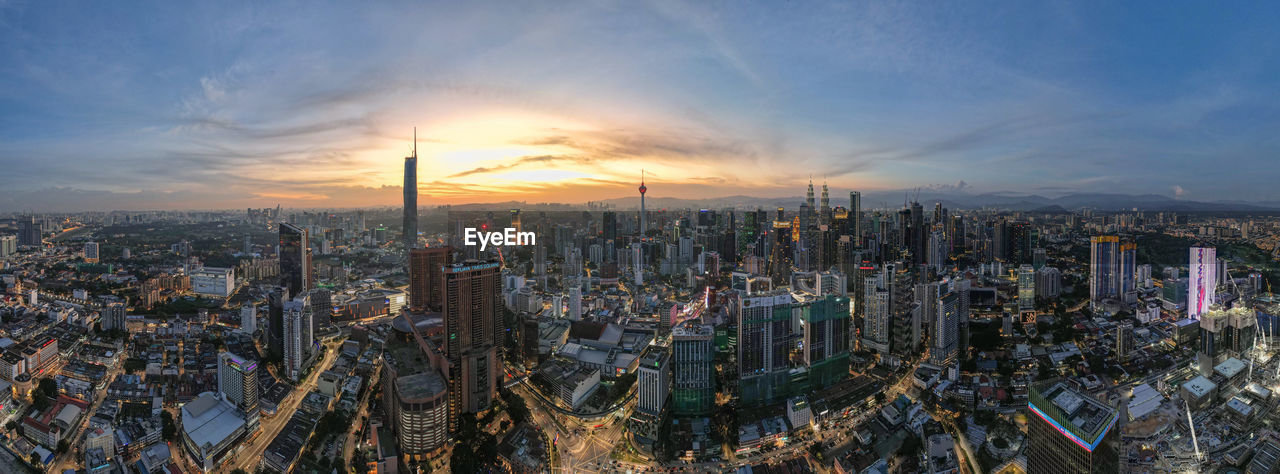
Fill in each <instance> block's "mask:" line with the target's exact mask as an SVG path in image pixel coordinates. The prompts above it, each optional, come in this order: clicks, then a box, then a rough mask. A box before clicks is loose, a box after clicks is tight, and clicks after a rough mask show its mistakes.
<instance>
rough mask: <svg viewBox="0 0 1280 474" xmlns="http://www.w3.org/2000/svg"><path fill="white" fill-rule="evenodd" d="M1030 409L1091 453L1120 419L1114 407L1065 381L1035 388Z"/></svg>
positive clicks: (1029, 405)
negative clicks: (1075, 388) (1074, 388)
mask: <svg viewBox="0 0 1280 474" xmlns="http://www.w3.org/2000/svg"><path fill="white" fill-rule="evenodd" d="M1027 406H1028V408H1029V409H1030V410H1031V411H1032V413H1034V414H1036V415H1037V416H1039V417H1040V418H1041V419H1043V420H1045V421H1046V422H1048V423H1050V424H1053V425H1055V426H1058V427H1061V428H1064V429H1065V430H1063V432H1064V434H1066V435H1067V436H1069V437H1071V438H1073V440H1074V441H1076V442H1077V443H1078V444H1080V446H1082V447H1084V448H1085V449H1088V450H1092V449H1093V448H1094V447H1096V446H1097V444H1098V443H1099V442H1101V441H1102V438H1103V437H1104V436H1105V435H1106V433H1107V431H1109V430H1110V429H1111V428H1112V427H1113V426H1115V422H1116V419H1117V418H1119V412H1118V411H1116V409H1115V408H1112V407H1110V406H1107V405H1105V404H1103V403H1102V402H1100V401H1098V400H1095V399H1093V398H1092V397H1089V396H1087V395H1084V394H1081V393H1078V392H1076V391H1075V390H1073V389H1071V388H1070V387H1068V386H1067V384H1065V383H1062V382H1053V383H1051V384H1047V385H1042V386H1041V387H1033V388H1032V393H1031V397H1030V401H1029V403H1028V404H1027Z"/></svg>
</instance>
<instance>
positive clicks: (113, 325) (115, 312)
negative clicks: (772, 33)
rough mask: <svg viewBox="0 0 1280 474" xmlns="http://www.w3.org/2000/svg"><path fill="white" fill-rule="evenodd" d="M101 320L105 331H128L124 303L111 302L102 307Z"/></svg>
mask: <svg viewBox="0 0 1280 474" xmlns="http://www.w3.org/2000/svg"><path fill="white" fill-rule="evenodd" d="M101 316H102V317H101V319H102V320H101V321H100V323H101V324H102V330H103V331H111V330H117V331H126V330H127V328H126V326H125V314H124V304H121V303H111V304H108V305H107V306H105V307H103V308H102V311H101Z"/></svg>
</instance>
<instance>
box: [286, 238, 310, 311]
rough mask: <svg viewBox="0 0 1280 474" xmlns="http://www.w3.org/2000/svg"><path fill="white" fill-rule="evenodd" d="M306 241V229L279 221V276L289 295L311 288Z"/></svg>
mask: <svg viewBox="0 0 1280 474" xmlns="http://www.w3.org/2000/svg"><path fill="white" fill-rule="evenodd" d="M308 242H310V239H309V237H308V235H307V229H305V228H302V227H298V226H295V225H293V224H289V223H285V222H282V223H280V278H281V280H282V281H283V283H282V284H283V285H284V286H285V287H286V288H288V289H289V294H290V295H301V294H302V293H303V292H305V291H306V290H308V289H310V288H311V259H310V252H308V249H307V246H308Z"/></svg>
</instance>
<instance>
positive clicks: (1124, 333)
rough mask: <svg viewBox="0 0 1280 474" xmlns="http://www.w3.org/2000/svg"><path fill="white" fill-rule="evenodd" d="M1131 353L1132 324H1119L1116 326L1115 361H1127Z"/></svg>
mask: <svg viewBox="0 0 1280 474" xmlns="http://www.w3.org/2000/svg"><path fill="white" fill-rule="evenodd" d="M1130 352H1133V323H1120V324H1117V325H1116V359H1118V360H1121V361H1125V360H1129V353H1130Z"/></svg>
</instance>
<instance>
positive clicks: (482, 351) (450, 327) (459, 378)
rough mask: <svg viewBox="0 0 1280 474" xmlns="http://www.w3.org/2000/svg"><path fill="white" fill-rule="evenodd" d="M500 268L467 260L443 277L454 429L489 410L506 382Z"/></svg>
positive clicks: (446, 268)
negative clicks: (463, 416) (461, 417)
mask: <svg viewBox="0 0 1280 474" xmlns="http://www.w3.org/2000/svg"><path fill="white" fill-rule="evenodd" d="M500 265H501V264H499V263H498V262H480V261H476V260H468V261H466V262H462V263H455V264H453V265H449V266H446V267H444V268H443V269H442V271H443V273H444V321H445V345H444V353H445V357H446V358H448V361H449V376H448V377H447V379H448V382H449V409H450V413H451V416H450V417H449V424H450V429H451V430H454V429H456V425H457V419H458V415H461V414H462V413H475V412H480V411H484V410H487V409H489V408H490V407H492V406H493V402H494V400H495V399H496V397H497V393H498V386H499V385H500V384H501V382H502V374H503V370H502V358H501V357H500V355H501V354H500V350H501V348H502V343H503V337H504V336H505V334H506V331H505V327H504V325H503V321H502V273H501V270H502V269H501V268H500Z"/></svg>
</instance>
